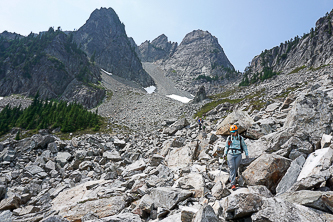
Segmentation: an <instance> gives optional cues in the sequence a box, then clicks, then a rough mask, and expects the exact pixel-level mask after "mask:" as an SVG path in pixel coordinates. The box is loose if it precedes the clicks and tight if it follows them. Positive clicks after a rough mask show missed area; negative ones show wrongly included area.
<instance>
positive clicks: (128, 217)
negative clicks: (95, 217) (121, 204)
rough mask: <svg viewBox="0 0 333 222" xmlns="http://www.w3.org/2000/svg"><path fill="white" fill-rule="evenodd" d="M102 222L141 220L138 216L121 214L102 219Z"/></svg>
mask: <svg viewBox="0 0 333 222" xmlns="http://www.w3.org/2000/svg"><path fill="white" fill-rule="evenodd" d="M101 222H141V218H140V217H139V215H136V214H132V213H121V214H118V215H114V216H110V217H104V218H101Z"/></svg>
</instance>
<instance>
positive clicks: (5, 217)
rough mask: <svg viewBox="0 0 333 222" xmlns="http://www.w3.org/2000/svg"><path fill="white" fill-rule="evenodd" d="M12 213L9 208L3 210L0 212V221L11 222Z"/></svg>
mask: <svg viewBox="0 0 333 222" xmlns="http://www.w3.org/2000/svg"><path fill="white" fill-rule="evenodd" d="M12 215H13V213H12V212H11V211H10V210H4V211H2V212H0V221H4V222H5V221H6V222H12V221H13V220H12Z"/></svg>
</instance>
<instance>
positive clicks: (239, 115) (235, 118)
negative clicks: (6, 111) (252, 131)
mask: <svg viewBox="0 0 333 222" xmlns="http://www.w3.org/2000/svg"><path fill="white" fill-rule="evenodd" d="M233 124H236V125H237V127H238V133H243V132H244V131H246V130H247V129H248V128H250V127H251V126H252V124H254V121H253V119H252V118H251V117H250V116H249V114H247V112H244V111H241V110H235V111H234V112H232V113H231V114H229V115H228V116H227V117H226V118H225V119H224V120H223V121H222V123H220V124H219V125H218V126H217V131H216V135H229V134H230V132H229V131H230V129H229V128H230V126H231V125H233Z"/></svg>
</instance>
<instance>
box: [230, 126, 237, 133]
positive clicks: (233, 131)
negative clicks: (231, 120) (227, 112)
mask: <svg viewBox="0 0 333 222" xmlns="http://www.w3.org/2000/svg"><path fill="white" fill-rule="evenodd" d="M237 132H238V127H237V126H236V125H231V126H230V133H231V134H233V135H235V134H237Z"/></svg>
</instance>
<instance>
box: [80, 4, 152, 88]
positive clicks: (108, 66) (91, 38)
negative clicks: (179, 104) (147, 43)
mask: <svg viewBox="0 0 333 222" xmlns="http://www.w3.org/2000/svg"><path fill="white" fill-rule="evenodd" d="M74 39H75V41H76V42H77V43H78V44H81V45H82V49H83V50H84V51H85V52H86V53H87V55H88V56H89V57H90V59H91V60H93V61H95V63H96V64H97V65H98V66H99V67H101V68H102V69H104V70H106V71H107V72H110V73H112V74H114V75H118V76H120V77H123V78H125V79H128V80H133V81H135V82H137V83H139V84H141V85H142V86H144V87H146V86H151V85H154V81H153V79H152V78H151V77H150V76H149V75H148V74H147V73H146V72H145V71H144V70H143V68H142V64H141V62H140V60H139V58H138V56H137V54H136V53H135V49H134V48H133V47H131V42H130V40H129V39H128V37H127V35H126V32H125V26H124V24H122V23H121V22H120V20H119V18H118V16H117V14H116V13H115V11H114V10H113V9H112V8H108V9H107V8H101V9H99V10H98V9H96V10H95V11H93V13H92V14H91V15H90V18H89V19H88V20H87V22H86V23H85V24H84V25H83V26H82V27H81V28H80V29H79V30H78V31H76V32H75V33H74Z"/></svg>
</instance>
